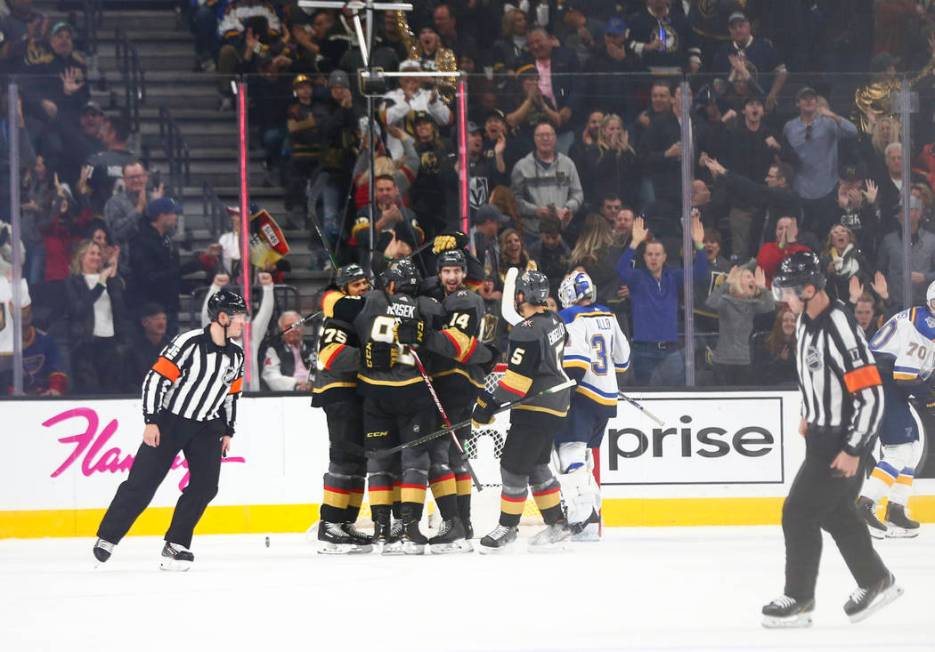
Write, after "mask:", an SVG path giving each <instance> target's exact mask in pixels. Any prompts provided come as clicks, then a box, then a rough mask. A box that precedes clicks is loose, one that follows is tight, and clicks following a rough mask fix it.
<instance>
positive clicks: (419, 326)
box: [396, 319, 425, 346]
mask: <svg viewBox="0 0 935 652" xmlns="http://www.w3.org/2000/svg"><path fill="white" fill-rule="evenodd" d="M396 341H397V342H399V343H400V344H408V345H410V346H419V345H421V344H422V342H424V341H425V322H424V321H423V320H421V319H402V320H400V322H399V324H397V326H396Z"/></svg>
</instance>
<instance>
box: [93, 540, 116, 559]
mask: <svg viewBox="0 0 935 652" xmlns="http://www.w3.org/2000/svg"><path fill="white" fill-rule="evenodd" d="M115 547H116V546H115V544H113V543H111V542H110V541H105V540H104V539H98V540H97V542H96V543H95V544H94V548H93V549H92V550H91V551H92V552H93V553H94V558H95V559H97V564H95V566H99V565H100V564H103V563H104V562H106V561H107V560H108V559H110V556H111V554H113V552H114V548H115Z"/></svg>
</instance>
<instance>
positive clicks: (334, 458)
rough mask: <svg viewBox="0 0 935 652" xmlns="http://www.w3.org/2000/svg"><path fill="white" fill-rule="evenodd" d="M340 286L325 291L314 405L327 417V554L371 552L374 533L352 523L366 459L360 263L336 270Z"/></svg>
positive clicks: (323, 535) (321, 535) (323, 521)
mask: <svg viewBox="0 0 935 652" xmlns="http://www.w3.org/2000/svg"><path fill="white" fill-rule="evenodd" d="M337 285H338V289H337V290H332V291H329V292H327V293H325V295H324V297H322V312H323V313H324V317H325V320H324V323H323V324H322V331H321V337H320V338H319V340H318V359H317V364H316V367H317V373H316V374H315V386H314V388H313V390H312V407H320V408H322V409H323V410H324V411H325V416H326V418H327V422H328V441H329V447H328V472H327V473H326V474H325V476H324V498H323V500H322V504H321V511H320V515H321V518H320V520H319V521H318V541H319V548H318V551H319V552H320V553H323V554H353V553H363V552H370V550H371V545H370V537H368V536H366V535H364V534H362V533H361V532H359V531H358V530H357V529H356V528H355V527H354V522H355V521H356V520H357V515H358V514H359V513H360V505H361V502H362V500H363V495H364V484H365V482H366V476H367V460H366V458H364V455H363V450H364V449H363V445H364V425H363V418H362V413H363V409H362V408H363V401H361V399H360V397H359V396H358V395H357V392H356V389H357V371H358V368H359V367H360V345H359V344H358V340H357V333H356V332H354V327H353V326H352V324H351V322H352V321H353V320H354V318H355V317H356V316H357V313H358V312H360V309H361V307H362V306H363V299H362V298H361V297H362V296H363V295H364V294H365V293H366V292H367V291H368V290H369V289H370V282H369V279H368V278H367V275H366V274H365V273H364V270H363V269H361V268H360V267H359V266H358V265H347V266H345V267H342V268H341V269H340V270H339V271H338V278H337Z"/></svg>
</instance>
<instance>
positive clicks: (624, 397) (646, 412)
mask: <svg viewBox="0 0 935 652" xmlns="http://www.w3.org/2000/svg"><path fill="white" fill-rule="evenodd" d="M618 396H619V397H620V399H621V400H623V401H626V402H627V403H629V404H630V405H632V406H633V407H635V408H636V409H637V410H639V411H640V412H642V413H643V414H644V415H646V418H648V419H649V420H650V421H653V422H655V424H656V425H657V426H659V427H660V428H665V425H666V424H665V422H664V421H663V420H662V419H660V418H659V417H657V416H656V415H655V414H653V413H652V412H650V411H649V410H647V409H646V408H644V407H643V406H642V405H640V404H639V403H637V402H636V401H634V400H633V399H632V398H630V397H629V396H627V395H626V394H624V393H623V392H620V393H619V394H618Z"/></svg>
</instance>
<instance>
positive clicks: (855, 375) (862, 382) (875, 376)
mask: <svg viewBox="0 0 935 652" xmlns="http://www.w3.org/2000/svg"><path fill="white" fill-rule="evenodd" d="M882 384H883V381H882V380H880V370H879V369H877V366H876V365H866V366H864V367H859V368H858V369H854V370H853V371H848V372H847V373H846V374H844V385H845V386H846V387H847V391H849V392H850V393H851V394H856V393H857V392H859V391H861V390H864V389H867V388H868V387H875V386H876V385H882Z"/></svg>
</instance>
